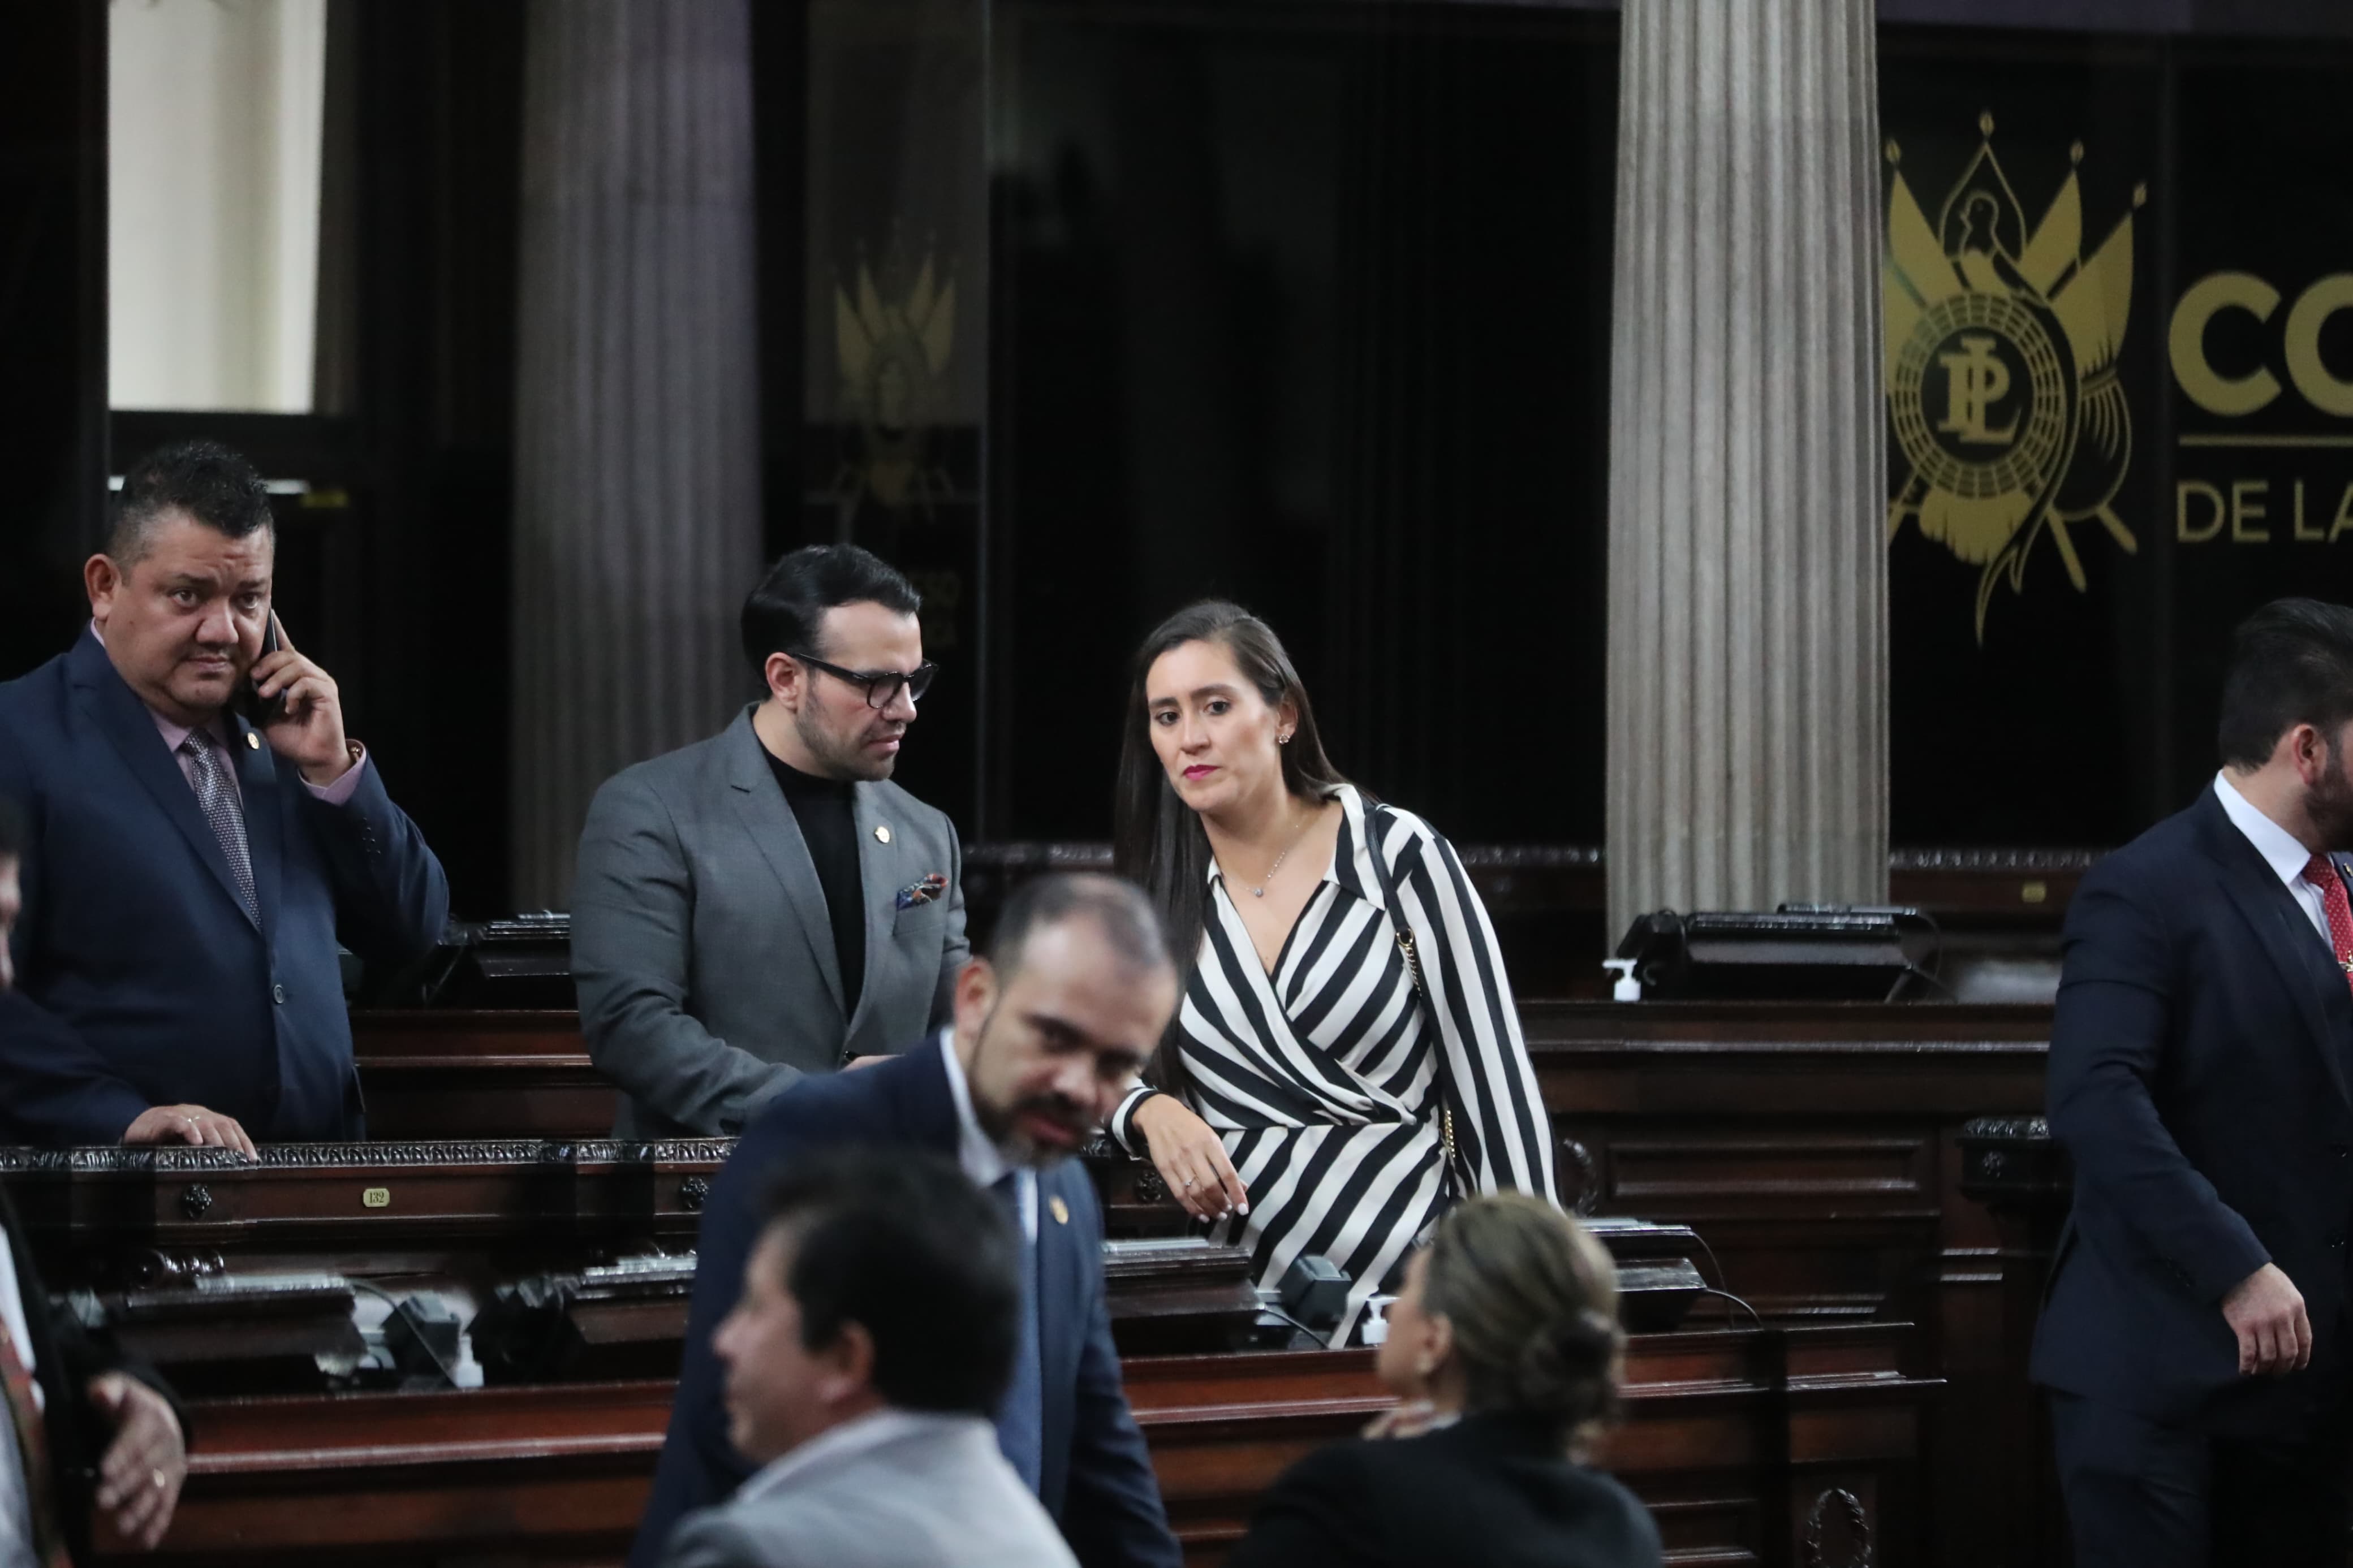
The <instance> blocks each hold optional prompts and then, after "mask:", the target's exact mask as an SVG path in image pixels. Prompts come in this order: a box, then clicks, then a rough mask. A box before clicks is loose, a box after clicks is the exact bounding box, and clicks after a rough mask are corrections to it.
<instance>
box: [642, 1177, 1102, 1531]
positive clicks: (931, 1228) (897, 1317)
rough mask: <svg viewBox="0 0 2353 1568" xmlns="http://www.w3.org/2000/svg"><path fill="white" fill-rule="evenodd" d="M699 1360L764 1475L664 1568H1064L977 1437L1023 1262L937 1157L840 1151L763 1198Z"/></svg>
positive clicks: (1012, 1328)
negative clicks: (760, 1222)
mask: <svg viewBox="0 0 2353 1568" xmlns="http://www.w3.org/2000/svg"><path fill="white" fill-rule="evenodd" d="M767 1213H768V1221H767V1227H766V1228H765V1230H763V1231H762V1232H761V1234H760V1242H759V1245H758V1246H757V1247H754V1248H753V1251H752V1260H751V1262H750V1263H749V1264H748V1265H747V1266H746V1267H745V1268H744V1294H743V1295H742V1297H741V1298H740V1299H738V1300H737V1301H736V1303H735V1310H733V1311H732V1312H730V1313H728V1315H727V1321H725V1322H723V1323H722V1324H720V1325H719V1333H718V1336H717V1338H716V1339H715V1340H714V1341H713V1342H712V1349H713V1350H714V1351H716V1352H717V1353H718V1357H719V1360H720V1361H721V1362H722V1363H723V1364H724V1365H725V1367H726V1369H727V1372H726V1405H727V1420H728V1427H727V1430H728V1436H729V1438H730V1439H731V1440H732V1441H733V1443H734V1445H735V1447H736V1449H737V1451H738V1452H740V1453H743V1454H744V1455H746V1456H748V1457H749V1458H752V1459H753V1460H754V1461H755V1462H758V1463H760V1464H761V1465H762V1466H763V1468H761V1469H760V1470H759V1471H758V1473H756V1474H755V1475H754V1476H753V1477H752V1479H750V1480H748V1481H745V1482H744V1485H743V1486H742V1488H741V1489H738V1490H737V1492H736V1493H735V1497H734V1500H733V1501H731V1502H727V1503H724V1504H723V1505H721V1506H720V1507H717V1508H712V1509H707V1510H703V1511H702V1512H700V1513H694V1514H690V1515H688V1516H687V1518H686V1520H685V1521H683V1522H682V1523H681V1524H680V1526H679V1528H678V1531H677V1533H675V1534H674V1535H672V1536H671V1537H670V1550H669V1554H668V1556H667V1557H666V1558H665V1559H664V1563H665V1568H804V1565H806V1568H859V1565H860V1564H871V1565H873V1568H1058V1565H1059V1568H1071V1565H1072V1559H1071V1553H1070V1549H1069V1548H1068V1547H1066V1546H1064V1545H1063V1544H1062V1538H1061V1536H1060V1533H1059V1532H1057V1531H1056V1530H1055V1529H1054V1521H1052V1520H1050V1519H1049V1518H1047V1517H1046V1510H1044V1509H1043V1508H1041V1507H1039V1503H1038V1500H1037V1499H1036V1498H1035V1497H1034V1496H1032V1495H1031V1494H1030V1491H1029V1488H1027V1487H1026V1486H1024V1485H1022V1482H1021V1478H1020V1477H1019V1476H1018V1475H1017V1474H1015V1473H1014V1469H1013V1467H1012V1466H1011V1465H1010V1464H1008V1462H1007V1461H1006V1458H1005V1456H1004V1455H1003V1454H1002V1453H1001V1452H999V1451H998V1449H997V1433H996V1430H995V1429H994V1428H993V1427H992V1426H990V1425H989V1417H990V1415H992V1414H994V1413H995V1411H996V1409H997V1402H998V1400H1000V1399H1001V1398H1002V1397H1003V1396H1004V1394H1005V1384H1006V1380H1007V1378H1008V1376H1010V1375H1011V1373H1012V1370H1013V1349H1014V1337H1015V1335H1016V1333H1017V1332H1018V1330H1019V1328H1020V1326H1021V1281H1020V1277H1019V1275H1018V1273H1017V1271H1016V1267H1017V1263H1018V1259H1019V1258H1020V1256H1021V1251H1020V1246H1019V1243H1018V1240H1017V1239H1016V1238H1015V1237H1014V1234H1013V1227H1012V1226H1010V1225H1009V1224H1008V1223H1007V1220H1006V1218H1005V1215H1003V1214H1002V1213H1001V1212H1000V1211H999V1209H998V1207H997V1205H996V1204H995V1203H994V1202H992V1201H991V1200H990V1198H989V1197H988V1195H987V1194H985V1193H983V1192H981V1191H980V1189H979V1188H977V1187H976V1186H974V1185H973V1184H972V1183H971V1182H970V1181H969V1180H967V1179H966V1178H965V1175H964V1173H962V1172H961V1171H958V1170H957V1169H956V1167H955V1165H954V1164H953V1163H950V1162H949V1161H948V1160H947V1159H946V1158H945V1157H944V1156H942V1155H938V1154H927V1153H913V1152H904V1151H902V1152H893V1153H889V1154H883V1153H876V1152H852V1151H843V1152H831V1153H824V1154H818V1155H816V1156H814V1157H812V1158H811V1159H810V1160H808V1161H807V1162H805V1163H799V1164H797V1165H795V1166H794V1167H792V1168H791V1170H790V1171H789V1173H787V1174H786V1177H785V1179H784V1180H783V1181H782V1182H781V1183H779V1184H777V1186H776V1190H775V1191H774V1192H773V1193H772V1194H770V1197H769V1200H768V1210H767Z"/></svg>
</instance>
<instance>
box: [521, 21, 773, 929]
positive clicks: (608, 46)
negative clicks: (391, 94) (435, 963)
mask: <svg viewBox="0 0 2353 1568" xmlns="http://www.w3.org/2000/svg"><path fill="white" fill-rule="evenodd" d="M748 5H749V0H534V3H533V5H532V8H531V16H530V35H529V42H528V46H527V60H526V79H525V85H524V95H523V169H522V181H523V196H522V201H523V206H522V237H521V262H520V267H519V272H520V279H519V283H520V289H521V293H520V299H519V310H518V313H517V314H518V320H517V349H516V355H517V367H516V368H517V379H516V390H515V534H514V604H515V616H514V648H513V672H514V691H513V713H514V722H513V728H512V735H513V753H512V763H513V790H512V813H513V822H512V826H513V833H512V843H513V851H512V854H513V865H512V870H513V890H514V897H515V899H516V900H517V901H518V903H519V904H521V905H522V907H525V908H536V907H540V906H543V905H545V906H549V907H554V908H559V909H560V908H562V907H564V904H565V900H566V899H567V898H568V896H569V893H570V889H571V883H572V860H573V854H574V850H575V845H576V844H577V841H578V838H579V833H580V824H581V820H582V817H583V816H585V814H586V810H587V805H588V800H589V797H590V796H591V795H593V794H594V793H595V791H596V786H597V784H599V783H601V782H602V781H603V780H604V779H605V778H607V776H609V775H610V774H612V773H615V772H617V771H618V770H619V769H621V768H622V767H625V766H627V765H628V763H634V762H637V761H638V760H640V759H642V758H645V757H649V756H652V755H654V754H655V753H657V752H663V751H667V750H670V748H672V747H675V746H680V745H683V744H685V743H686V742H689V741H692V740H697V739H699V738H701V737H702V736H704V735H708V734H710V733H711V732H712V731H714V730H716V729H717V728H719V726H720V725H721V724H723V722H724V721H726V719H727V718H728V716H729V714H730V713H731V712H732V711H733V708H734V705H735V704H736V703H737V702H738V701H740V700H744V698H745V697H746V696H747V695H749V694H750V693H751V692H752V690H753V687H752V686H751V684H750V678H749V676H748V675H747V674H746V673H745V669H744V661H743V658H742V655H741V654H740V652H739V651H738V650H737V647H736V634H735V624H736V616H737V612H738V610H739V609H740V607H741V605H742V603H743V598H744V593H745V592H746V591H747V590H748V588H749V587H750V585H751V582H752V577H753V574H754V571H755V570H756V569H757V565H758V558H759V539H760V534H759V529H760V521H759V512H760V493H759V483H760V480H759V441H758V434H757V432H758V422H757V416H758V405H757V397H758V384H757V379H756V364H755V358H754V355H755V352H756V349H755V342H754V339H755V331H756V324H757V323H756V318H755V315H754V295H753V261H754V256H753V183H752V172H753V171H752V84H751V64H750V58H751V18H750V12H749V9H748Z"/></svg>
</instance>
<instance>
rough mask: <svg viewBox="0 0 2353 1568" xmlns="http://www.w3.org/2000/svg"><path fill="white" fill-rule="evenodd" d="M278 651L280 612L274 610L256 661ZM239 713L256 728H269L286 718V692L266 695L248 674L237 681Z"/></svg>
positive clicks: (262, 629)
mask: <svg viewBox="0 0 2353 1568" xmlns="http://www.w3.org/2000/svg"><path fill="white" fill-rule="evenodd" d="M277 651H278V612H277V611H275V610H272V611H271V612H270V613H269V625H267V626H263V627H262V628H261V652H260V654H259V657H257V658H255V660H254V662H255V663H256V664H259V663H260V662H261V660H262V659H264V658H269V656H270V655H271V654H273V653H276V652H277ZM237 717H238V718H240V719H242V720H244V721H246V722H247V723H248V724H250V725H252V726H253V727H254V728H255V729H257V730H267V729H269V727H270V726H271V725H272V724H276V723H279V722H280V721H283V720H284V719H285V717H286V693H284V692H283V691H280V693H279V694H278V695H277V696H275V697H264V696H263V695H262V694H261V689H260V688H259V686H257V685H256V684H254V679H253V677H252V676H250V675H248V676H247V677H246V678H245V679H243V680H241V681H239V682H237Z"/></svg>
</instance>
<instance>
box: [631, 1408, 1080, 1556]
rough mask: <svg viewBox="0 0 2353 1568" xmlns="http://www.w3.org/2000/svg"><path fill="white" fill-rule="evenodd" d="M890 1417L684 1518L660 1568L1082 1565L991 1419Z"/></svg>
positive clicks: (781, 1465) (779, 1465)
mask: <svg viewBox="0 0 2353 1568" xmlns="http://www.w3.org/2000/svg"><path fill="white" fill-rule="evenodd" d="M885 1419H887V1420H889V1421H890V1422H891V1423H892V1428H891V1432H890V1436H887V1437H884V1438H883V1439H882V1440H881V1441H880V1442H879V1443H864V1444H861V1445H860V1446H859V1447H856V1448H854V1449H851V1450H849V1451H847V1452H842V1453H838V1454H828V1455H825V1456H823V1457H813V1458H811V1459H810V1460H809V1461H807V1463H805V1464H803V1465H801V1466H798V1467H795V1468H791V1469H790V1470H789V1473H785V1474H777V1475H774V1476H772V1475H771V1472H769V1471H765V1470H764V1471H762V1472H761V1473H760V1474H758V1475H756V1476H754V1477H753V1478H752V1479H750V1480H748V1481H745V1482H744V1489H743V1490H741V1491H739V1492H738V1493H736V1494H735V1500H733V1502H727V1503H723V1504H721V1505H720V1506H719V1507H717V1508H708V1509H703V1510H700V1511H699V1512H695V1513H691V1514H688V1515H687V1516H686V1517H685V1518H684V1519H682V1520H681V1521H679V1524H678V1528H677V1529H676V1530H675V1531H671V1532H670V1548H669V1551H668V1552H667V1554H666V1555H664V1557H663V1558H662V1568H1078V1565H1077V1560H1076V1559H1075V1558H1073V1557H1072V1556H1071V1549H1070V1547H1069V1546H1067V1545H1065V1544H1064V1543H1063V1541H1062V1537H1061V1533H1060V1531H1057V1530H1056V1529H1055V1528H1054V1521H1052V1520H1051V1519H1049V1518H1048V1517H1047V1516H1046V1510H1045V1508H1044V1506H1043V1505H1041V1504H1040V1503H1039V1501H1038V1500H1037V1499H1036V1498H1035V1497H1034V1496H1032V1495H1031V1494H1030V1491H1029V1488H1027V1487H1025V1486H1023V1485H1022V1484H1021V1478H1020V1477H1019V1476H1018V1475H1016V1474H1015V1473H1014V1470H1013V1467H1012V1466H1011V1465H1009V1464H1008V1463H1007V1462H1006V1460H1005V1456H1004V1455H1003V1454H1002V1453H1000V1452H998V1450H997V1432H996V1429H995V1428H994V1427H992V1426H989V1424H988V1423H987V1422H986V1421H984V1420H982V1419H981V1418H980V1417H979V1416H977V1415H911V1414H909V1413H906V1412H903V1411H901V1412H892V1413H891V1415H888V1416H887V1417H885ZM816 1441H818V1442H823V1441H824V1439H823V1438H821V1437H820V1438H818V1439H816ZM792 1463H793V1456H791V1455H786V1457H785V1458H783V1459H782V1460H779V1461H778V1462H777V1467H776V1468H777V1469H779V1470H783V1469H784V1468H786V1467H790V1466H792Z"/></svg>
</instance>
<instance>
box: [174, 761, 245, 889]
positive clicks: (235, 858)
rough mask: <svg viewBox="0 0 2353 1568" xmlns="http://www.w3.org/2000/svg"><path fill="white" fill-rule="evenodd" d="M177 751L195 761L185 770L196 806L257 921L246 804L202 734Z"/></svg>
mask: <svg viewBox="0 0 2353 1568" xmlns="http://www.w3.org/2000/svg"><path fill="white" fill-rule="evenodd" d="M180 752H181V753H182V754H183V755H184V756H185V757H186V758H187V759H188V761H189V762H190V763H193V764H194V765H193V766H192V767H190V768H189V770H188V774H189V783H190V784H192V785H194V786H195V792H196V809H197V810H198V811H201V812H203V813H204V814H205V821H206V823H207V824H208V825H210V826H211V828H212V830H213V837H215V838H217V839H219V840H220V847H221V854H222V855H224V856H225V857H227V859H228V874H229V875H230V876H231V877H232V878H234V879H236V881H237V901H238V902H239V903H241V904H243V905H244V906H245V918H246V919H248V920H249V921H252V922H253V923H254V924H256V925H259V924H260V923H261V901H260V900H259V899H257V898H255V897H254V894H253V859H252V857H251V856H249V855H248V854H247V852H246V847H245V808H244V806H243V805H241V804H240V803H239V802H238V800H237V792H236V791H235V790H233V789H231V788H230V787H229V783H228V780H227V778H226V777H224V776H223V775H222V773H221V765H220V759H219V758H217V757H216V756H214V755H213V749H212V748H211V747H210V746H207V745H206V744H205V742H204V737H203V736H202V735H190V736H189V737H188V738H187V739H186V740H185V741H183V742H180Z"/></svg>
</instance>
